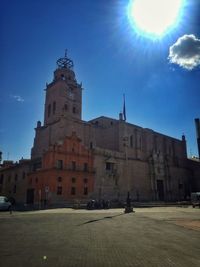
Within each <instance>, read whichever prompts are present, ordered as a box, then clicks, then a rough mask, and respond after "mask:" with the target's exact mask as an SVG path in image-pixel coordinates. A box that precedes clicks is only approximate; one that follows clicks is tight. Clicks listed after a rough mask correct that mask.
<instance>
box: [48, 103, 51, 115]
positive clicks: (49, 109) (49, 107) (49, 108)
mask: <svg viewBox="0 0 200 267" xmlns="http://www.w3.org/2000/svg"><path fill="white" fill-rule="evenodd" d="M50 115H51V104H49V105H48V117H50Z"/></svg>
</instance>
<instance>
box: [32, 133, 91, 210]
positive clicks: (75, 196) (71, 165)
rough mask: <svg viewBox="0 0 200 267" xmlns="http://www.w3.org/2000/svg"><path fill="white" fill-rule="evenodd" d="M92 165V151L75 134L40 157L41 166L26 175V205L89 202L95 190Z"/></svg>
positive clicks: (51, 147)
mask: <svg viewBox="0 0 200 267" xmlns="http://www.w3.org/2000/svg"><path fill="white" fill-rule="evenodd" d="M93 161H94V160H93V155H92V150H90V149H87V148H86V147H85V146H84V145H83V144H82V143H81V140H80V139H79V138H78V137H77V136H76V133H75V132H73V133H72V135H71V136H70V137H66V138H65V139H64V141H62V142H61V141H60V143H57V144H55V145H53V146H50V147H49V150H48V151H47V152H45V153H44V154H43V156H42V166H38V167H37V168H36V169H35V170H34V171H32V172H30V173H29V174H28V188H27V204H39V203H43V204H45V203H47V204H48V205H51V204H52V205H55V204H58V203H59V204H61V203H66V202H67V201H68V202H69V201H70V200H73V202H74V200H77V201H79V200H86V199H88V197H89V195H90V193H92V191H93V190H94V168H93ZM40 167H41V168H40Z"/></svg>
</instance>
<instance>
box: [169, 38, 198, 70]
mask: <svg viewBox="0 0 200 267" xmlns="http://www.w3.org/2000/svg"><path fill="white" fill-rule="evenodd" d="M168 59H169V60H170V62H171V63H174V64H177V65H179V66H180V67H182V68H185V69H187V70H192V69H194V68H195V67H198V66H200V39H198V38H197V37H196V36H195V35H193V34H189V35H187V34H185V35H183V36H182V37H180V38H178V40H177V41H176V43H175V44H173V45H172V46H170V48H169V57H168Z"/></svg>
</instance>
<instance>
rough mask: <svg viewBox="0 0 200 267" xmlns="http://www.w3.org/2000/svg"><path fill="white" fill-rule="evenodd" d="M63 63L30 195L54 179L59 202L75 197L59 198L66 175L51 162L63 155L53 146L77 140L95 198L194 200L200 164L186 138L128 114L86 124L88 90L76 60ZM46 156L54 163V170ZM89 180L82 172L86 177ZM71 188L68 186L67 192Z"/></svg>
mask: <svg viewBox="0 0 200 267" xmlns="http://www.w3.org/2000/svg"><path fill="white" fill-rule="evenodd" d="M60 60H61V61H60ZM60 60H58V68H57V69H56V70H55V72H54V78H53V81H52V82H51V83H50V84H47V86H46V98H45V109H44V123H43V125H42V123H41V122H40V121H38V122H37V126H36V128H35V138H34V144H33V148H32V150H31V163H30V164H29V168H31V171H29V174H28V176H27V177H28V178H27V180H28V181H29V182H27V183H29V184H27V185H26V186H27V188H26V189H27V190H30V189H31V188H32V187H33V184H32V185H31V186H32V187H30V179H32V181H35V179H36V178H37V181H38V182H37V185H36V184H34V187H33V188H35V190H36V191H37V192H39V191H38V190H41V188H42V190H43V191H44V185H45V183H47V180H45V179H47V178H45V177H51V181H53V182H52V183H51V185H50V188H49V190H50V191H51V192H53V193H52V195H54V197H53V198H52V199H53V201H54V202H59V201H67V200H69V199H70V198H71V197H72V196H71V195H70V193H69V192H68V193H67V192H66V191H63V192H65V194H63V195H62V194H61V195H59V196H57V195H56V190H57V189H56V188H57V187H58V184H57V182H56V179H57V178H56V177H61V176H58V173H57V172H56V171H55V169H53V166H52V165H51V164H50V158H51V157H53V155H54V157H55V155H57V154H56V153H57V152H58V151H57V152H56V151H54V150H52V149H53V147H55V146H57V145H58V144H59V143H60V144H61V143H63V142H65V140H66V138H70V137H71V138H72V137H73V136H76V138H78V139H77V140H79V142H81V145H82V146H83V147H84V149H85V150H86V151H88V152H87V153H89V154H90V157H91V160H92V162H93V163H91V164H92V165H91V168H94V173H93V176H94V177H93V176H91V178H90V180H91V184H90V186H89V191H90V195H89V196H90V197H91V198H96V199H107V200H108V199H109V200H112V201H116V202H123V201H124V200H125V199H126V196H127V192H130V196H131V198H132V199H134V200H135V201H177V200H184V199H186V198H188V196H189V195H190V192H191V190H192V191H198V190H200V184H199V179H200V178H199V177H200V162H199V161H196V162H195V163H194V162H192V161H191V160H188V159H187V153H186V140H185V137H184V136H182V139H181V140H178V139H175V138H172V137H169V136H166V135H163V134H160V133H157V132H155V131H153V130H151V129H147V128H142V127H139V126H137V125H133V124H130V123H127V122H126V121H125V120H124V119H123V116H122V114H120V116H119V119H113V118H108V117H105V116H101V117H98V118H95V119H93V120H90V121H88V122H86V121H83V120H82V116H81V113H82V112H81V110H82V85H81V84H78V83H77V81H76V78H75V74H74V71H73V68H72V66H73V64H72V61H71V60H70V59H68V58H67V57H64V58H62V59H60ZM59 62H62V64H60V63H59ZM71 142H72V141H71ZM63 149H64V150H63V155H65V157H68V155H69V154H70V153H71V152H69V151H68V150H67V146H66V147H64V148H63ZM79 156H80V157H81V154H80V155H79ZM46 157H47V158H48V161H49V164H50V165H49V167H48V168H47V165H48V164H47V165H46V163H45V162H46V161H45V159H46ZM54 163H55V162H54ZM30 166H31V167H30ZM34 166H36V167H37V166H39V168H40V170H38V171H37V172H35V171H36V169H38V167H37V168H35V167H34ZM33 169H34V171H33ZM1 171H2V170H1ZM68 172H69V170H68V169H65V170H62V177H68V178H66V179H69V173H68ZM82 175H83V176H82ZM84 175H85V174H84V173H83V174H81V173H80V177H82V178H83V177H84ZM91 175H92V174H91ZM82 178H80V180H81V179H82ZM64 179H65V178H64ZM6 183H7V182H6ZM48 186H49V185H48ZM70 186H71V185H69V184H66V185H65V189H66V188H68V189H69V188H70ZM33 188H32V189H33ZM79 188H81V185H79ZM81 190H82V189H80V190H79V191H80V192H81ZM77 192H78V191H77ZM80 192H79V193H80ZM30 194H31V193H30ZM39 194H40V195H39ZM42 194H43V196H42ZM44 197H45V194H44V193H42V192H40V193H37V197H36V198H35V200H36V202H37V201H39V198H40V199H41V198H42V199H44ZM73 197H74V198H75V195H74V196H73ZM77 198H79V199H82V198H83V199H84V196H83V195H81V194H78V193H77Z"/></svg>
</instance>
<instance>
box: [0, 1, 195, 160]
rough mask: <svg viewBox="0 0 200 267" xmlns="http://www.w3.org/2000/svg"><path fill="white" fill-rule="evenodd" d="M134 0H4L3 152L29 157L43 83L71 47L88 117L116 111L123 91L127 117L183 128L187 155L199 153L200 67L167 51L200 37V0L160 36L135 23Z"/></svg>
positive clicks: (169, 129) (0, 68)
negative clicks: (130, 15)
mask: <svg viewBox="0 0 200 267" xmlns="http://www.w3.org/2000/svg"><path fill="white" fill-rule="evenodd" d="M128 4H129V0H126V1H125V0H124V1H122V0H95V1H94V0H73V1H72V0H34V1H33V0H17V1H14V0H10V1H6V0H1V2H0V10H1V11H0V25H1V26H0V27H1V29H0V30H1V37H0V57H1V60H0V73H1V79H0V90H1V95H0V112H1V123H0V150H2V151H3V159H4V160H6V159H14V160H19V159H20V158H21V157H24V158H29V157H30V150H31V147H32V145H33V139H34V127H35V126H36V122H37V120H41V121H43V108H44V99H45V92H44V89H45V84H46V82H50V81H51V80H52V77H53V71H54V70H55V68H56V60H57V59H58V58H59V57H61V56H63V55H64V50H65V49H66V48H67V49H68V55H69V57H70V58H71V59H72V60H73V62H74V70H75V73H76V77H77V80H78V82H82V83H83V87H84V91H83V119H84V120H90V119H92V118H95V117H98V116H101V115H104V116H108V117H113V118H118V113H119V112H120V111H121V110H122V105H123V93H125V95H126V112H127V121H128V122H130V123H133V124H136V125H139V126H142V127H144V128H151V129H153V130H155V131H158V132H161V133H163V134H166V135H169V136H172V137H175V138H178V139H180V138H181V135H182V134H183V133H184V134H185V135H186V139H187V146H188V156H191V155H197V145H196V135H195V127H194V118H195V117H200V87H199V79H200V76H199V74H200V69H199V67H198V66H197V67H195V68H192V69H190V70H189V69H186V68H184V66H181V65H180V64H178V63H177V64H176V62H175V64H172V63H170V62H169V59H168V56H169V49H170V47H172V46H173V45H174V44H175V43H176V42H177V40H178V39H179V38H181V37H183V36H186V38H188V40H189V39H190V40H191V38H190V37H188V36H189V35H190V36H191V35H193V36H194V37H195V38H196V39H195V40H194V38H193V41H194V42H193V43H196V44H198V42H199V39H200V0H185V8H184V12H183V15H182V18H181V20H180V23H179V24H178V25H177V26H176V28H174V29H173V30H172V31H171V32H170V33H168V34H167V35H166V36H164V37H163V38H161V39H159V40H153V39H149V38H147V37H146V36H140V35H139V34H138V32H136V31H135V30H134V28H133V25H131V23H130V21H129V19H128V16H127V6H128ZM181 40H183V39H181ZM196 40H197V41H196ZM196 51H197V52H198V51H200V50H198V49H197V50H196ZM172 52H173V53H175V52H177V50H175V49H174V50H173V51H172ZM187 52H188V51H187ZM188 53H189V54H190V55H191V51H189V52H188ZM198 53H199V52H198ZM182 55H183V54H181V53H179V56H180V57H181V56H182ZM192 55H194V54H192ZM173 56H174V54H173ZM186 58H187V57H186Z"/></svg>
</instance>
